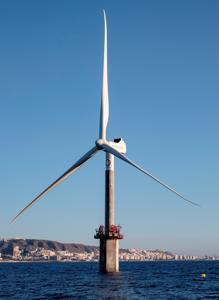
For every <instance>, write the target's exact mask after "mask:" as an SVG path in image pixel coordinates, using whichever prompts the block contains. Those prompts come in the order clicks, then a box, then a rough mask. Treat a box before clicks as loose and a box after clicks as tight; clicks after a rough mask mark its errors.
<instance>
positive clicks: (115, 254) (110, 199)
mask: <svg viewBox="0 0 219 300" xmlns="http://www.w3.org/2000/svg"><path fill="white" fill-rule="evenodd" d="M103 14H104V55H103V79H102V97H101V110H100V129H99V138H98V139H97V140H96V142H95V145H94V147H93V148H91V150H89V151H88V152H87V153H85V154H84V155H83V156H82V157H81V158H80V159H79V160H78V161H77V162H76V163H75V164H73V165H72V166H71V167H70V168H69V169H68V170H67V171H66V172H65V173H64V174H62V175H61V176H60V177H59V178H58V179H56V180H55V181H54V182H53V183H52V184H50V185H49V186H48V187H47V188H46V189H45V190H44V191H42V192H41V193H40V194H39V195H38V196H37V197H36V198H35V199H33V200H32V201H31V202H30V203H29V204H28V205H27V206H26V207H24V208H23V209H22V210H21V211H20V212H19V213H18V214H17V215H16V216H15V217H14V219H13V220H12V221H11V222H14V221H15V220H16V219H17V218H18V217H19V216H20V215H21V214H22V213H23V212H24V211H26V210H27V209H28V208H30V207H31V206H32V205H33V204H35V203H36V202H37V201H39V200H41V199H42V198H43V197H44V196H45V195H46V194H48V193H49V192H50V191H51V190H52V189H54V188H55V187H56V186H57V185H59V184H60V183H61V182H62V181H64V180H65V179H67V178H68V177H69V176H70V175H72V174H73V173H75V172H76V171H78V170H79V169H80V167H81V166H82V165H83V164H84V163H85V162H86V161H88V160H89V159H90V158H92V157H93V156H94V155H95V154H96V153H97V152H98V151H104V152H105V153H106V158H105V159H106V170H105V227H104V226H103V225H101V226H100V227H99V229H97V231H96V235H95V238H97V239H100V271H101V272H117V271H119V240H120V239H122V238H123V235H122V234H121V233H120V226H115V220H114V157H117V158H119V159H121V160H123V161H124V162H126V163H128V164H129V165H131V166H133V167H135V168H136V169H138V170H139V171H141V172H142V173H144V174H145V175H147V176H148V177H150V178H151V179H153V180H154V181H156V182H158V183H159V184H160V185H162V186H163V187H165V188H166V189H168V190H169V191H171V192H172V193H174V194H175V195H177V196H179V197H180V198H182V199H183V200H185V201H187V202H189V203H191V204H193V205H196V206H199V204H197V203H195V202H193V201H191V200H189V199H188V198H185V197H184V196H182V195H181V194H179V193H178V192H177V191H176V190H175V189H173V188H172V187H170V186H169V185H167V184H166V183H164V182H163V181H161V180H160V179H159V178H157V177H155V176H153V175H152V174H151V173H149V172H148V171H145V170H144V169H143V168H142V167H140V166H139V165H137V164H136V163H134V162H133V161H131V160H130V159H129V158H128V157H127V156H125V155H124V154H125V153H126V144H125V142H124V141H123V139H122V138H116V139H114V140H113V141H109V140H107V137H106V130H107V125H108V119H109V97H108V73H107V22H106V15H105V11H103Z"/></svg>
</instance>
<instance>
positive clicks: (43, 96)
mask: <svg viewBox="0 0 219 300" xmlns="http://www.w3.org/2000/svg"><path fill="white" fill-rule="evenodd" d="M103 8H105V10H106V14H107V21H108V62H109V98H110V119H109V127H108V137H109V138H115V137H123V138H124V140H125V141H126V143H127V156H128V157H129V158H131V159H132V160H134V161H135V162H136V163H138V164H140V165H141V166H142V167H143V168H145V169H146V170H149V171H150V172H151V173H152V174H154V175H155V176H158V177H159V178H161V179H162V180H164V181H165V182H167V183H169V184H170V185H171V186H173V187H174V188H176V189H177V190H178V191H179V192H180V193H182V194H183V195H185V196H186V197H188V198H190V199H191V200H193V201H196V202H198V203H200V204H201V206H202V207H201V208H197V207H195V206H192V205H189V204H188V203H186V202H184V201H183V200H181V199H180V198H178V197H177V196H175V195H174V194H172V193H171V192H169V191H168V190H165V189H164V188H162V187H161V186H160V185H158V184H157V183H155V182H153V181H152V180H151V179H150V178H147V177H146V176H145V175H143V174H142V173H140V172H139V171H137V170H136V169H134V168H132V167H130V166H129V165H127V164H125V163H124V162H120V161H118V160H117V159H116V162H115V164H116V166H115V167H116V170H115V172H116V174H115V175H116V223H119V224H121V225H122V227H123V232H124V234H125V239H124V240H123V241H122V242H121V247H130V248H146V249H156V248H159V249H166V250H170V251H175V252H178V253H185V254H198V255H204V254H209V255H211V254H218V255H219V239H218V229H219V218H218V211H219V186H218V182H219V138H218V132H219V84H218V82H219V18H218V15H219V2H218V1H213V0H212V1H207V0H206V1H201V0H198V1H190V0H189V1H186V0H184V1H163V0H160V1H152V0H151V1H144V0H142V1H140V0H138V1H127V0H126V1H115V0H114V1H70V0H69V1H67V0H65V1H54V0H53V1H10V0H9V1H1V3H0V101H1V110H0V136H1V143H0V145H1V146H0V151H1V156H0V161H1V169H0V170H1V172H0V177H1V178H0V203H1V210H0V236H2V237H26V238H27V237H29V238H43V239H52V240H58V241H63V242H81V243H86V244H98V241H96V240H94V239H93V234H94V232H95V228H96V227H98V225H99V224H101V223H103V222H104V154H103V153H99V154H97V155H96V156H95V157H94V158H93V159H92V160H91V161H89V162H88V163H87V164H86V165H85V166H83V167H82V168H81V169H80V171H79V172H77V173H76V174H75V175H73V176H72V177H70V178H69V179H68V180H67V181H65V182H64V183H62V184H61V185H60V186H59V187H57V188H56V189H54V190H53V191H52V192H51V193H50V194H49V195H47V196H46V197H45V198H44V199H43V200H41V201H40V202H38V203H37V204H36V205H35V206H34V207H32V208H31V209H30V210H29V211H27V212H26V213H25V214H23V215H22V216H21V217H20V218H19V219H18V221H17V222H16V223H15V224H13V225H10V224H9V222H10V220H11V219H12V218H13V217H14V216H15V215H16V213H17V212H18V211H19V210H20V209H21V208H23V207H24V206H25V205H26V204H27V203H28V202H30V201H31V200H32V199H33V198H34V197H35V196H36V195H37V194H38V193H39V192H41V191H42V190H43V189H44V188H45V187H46V186H47V185H49V184H50V183H51V182H52V181H53V180H54V179H56V178H57V177H59V175H61V174H62V173H63V172H64V171H65V170H66V169H67V168H69V167H70V166H71V165H72V164H73V163H74V162H75V161H76V160H77V159H78V158H80V157H81V156H82V155H83V154H84V153H85V152H86V151H87V150H89V149H90V148H91V147H92V146H93V145H94V141H95V140H96V139H97V137H98V130H99V110H100V95H101V81H102V58H103V13H102V9H103Z"/></svg>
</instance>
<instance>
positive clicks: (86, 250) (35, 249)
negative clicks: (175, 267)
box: [0, 239, 219, 262]
mask: <svg viewBox="0 0 219 300" xmlns="http://www.w3.org/2000/svg"><path fill="white" fill-rule="evenodd" d="M21 242H22V243H21ZM54 243H55V244H54ZM56 244H58V245H65V244H61V243H58V242H51V241H43V242H42V241H38V240H25V239H1V240H0V262H5V261H18V262H21V261H25V262H28V261H29V262H31V261H60V262H62V261H63V262H65V261H72V262H77V261H84V262H89V261H98V260H99V248H98V247H95V246H84V245H80V247H79V246H78V245H79V244H70V245H74V248H73V249H71V248H69V247H67V248H69V249H65V248H66V247H64V246H63V247H57V245H56ZM59 248H63V249H62V250H60V249H59ZM119 259H120V261H161V260H163V261H171V260H219V256H204V257H199V256H194V255H179V254H173V253H171V252H167V251H161V250H142V249H120V251H119Z"/></svg>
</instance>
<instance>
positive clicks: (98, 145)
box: [95, 139, 106, 150]
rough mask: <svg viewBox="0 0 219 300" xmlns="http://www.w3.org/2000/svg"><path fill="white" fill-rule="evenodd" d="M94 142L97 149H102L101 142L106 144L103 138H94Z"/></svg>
mask: <svg viewBox="0 0 219 300" xmlns="http://www.w3.org/2000/svg"><path fill="white" fill-rule="evenodd" d="M95 143H96V146H97V149H98V150H102V149H103V147H102V145H103V144H106V140H104V139H99V140H96V142H95Z"/></svg>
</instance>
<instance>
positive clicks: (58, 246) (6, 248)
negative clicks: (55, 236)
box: [0, 239, 97, 255]
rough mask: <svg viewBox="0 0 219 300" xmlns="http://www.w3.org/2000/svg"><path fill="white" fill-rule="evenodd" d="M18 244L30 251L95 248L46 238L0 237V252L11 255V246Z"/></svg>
mask: <svg viewBox="0 0 219 300" xmlns="http://www.w3.org/2000/svg"><path fill="white" fill-rule="evenodd" d="M15 246H18V247H19V248H20V249H23V250H25V251H28V252H30V251H32V250H35V249H36V248H44V249H46V250H52V251H69V252H75V253H81V252H88V253H90V252H92V251H95V250H96V249H97V247H95V246H87V245H83V244H75V243H60V242H56V241H48V240H35V239H2V240H0V253H2V254H4V255H12V254H13V248H14V247H15Z"/></svg>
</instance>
